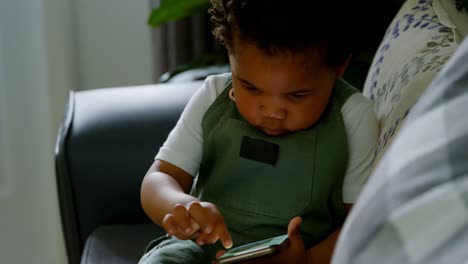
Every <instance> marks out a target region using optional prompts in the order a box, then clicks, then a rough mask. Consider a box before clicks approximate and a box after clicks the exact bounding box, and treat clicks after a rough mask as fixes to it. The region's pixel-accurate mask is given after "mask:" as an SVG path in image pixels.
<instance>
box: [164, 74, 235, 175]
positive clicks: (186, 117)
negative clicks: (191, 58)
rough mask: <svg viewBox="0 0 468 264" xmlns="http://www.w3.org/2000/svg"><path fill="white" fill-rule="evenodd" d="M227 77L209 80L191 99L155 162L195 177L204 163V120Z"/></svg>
mask: <svg viewBox="0 0 468 264" xmlns="http://www.w3.org/2000/svg"><path fill="white" fill-rule="evenodd" d="M227 77H228V75H227V74H220V75H214V76H209V77H208V78H206V80H205V82H204V83H203V85H202V86H201V87H200V88H198V89H197V91H196V92H195V93H194V94H193V96H192V97H191V98H190V100H189V102H188V103H187V105H186V106H185V108H184V111H183V112H182V114H181V116H180V118H179V120H178V121H177V124H176V125H175V127H174V128H173V129H172V131H171V132H170V133H169V136H168V137H167V139H166V141H165V142H164V144H163V146H162V147H161V148H160V149H159V152H158V154H157V155H156V157H155V159H159V160H164V161H166V162H169V163H171V164H173V165H175V166H177V167H179V168H181V169H182V170H184V171H186V172H187V173H189V174H190V175H192V176H195V175H196V174H197V173H198V169H199V167H200V162H201V159H202V146H203V138H202V125H201V123H202V119H203V116H204V115H205V112H206V111H207V110H208V108H209V107H210V105H211V104H212V103H213V102H214V101H215V100H216V98H217V97H218V96H219V94H221V92H222V91H223V89H224V85H225V82H226V80H227Z"/></svg>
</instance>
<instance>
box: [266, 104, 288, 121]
mask: <svg viewBox="0 0 468 264" xmlns="http://www.w3.org/2000/svg"><path fill="white" fill-rule="evenodd" d="M260 110H261V113H262V115H263V116H264V117H267V118H272V119H285V118H286V113H287V111H286V109H285V108H284V107H283V106H282V105H280V104H263V105H261V106H260Z"/></svg>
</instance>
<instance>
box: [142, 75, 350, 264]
mask: <svg viewBox="0 0 468 264" xmlns="http://www.w3.org/2000/svg"><path fill="white" fill-rule="evenodd" d="M230 88H231V82H230V81H229V82H228V83H227V85H226V88H225V89H224V91H223V92H222V94H221V95H220V96H219V97H218V98H217V99H216V100H215V102H214V103H213V104H212V105H211V106H210V107H209V109H208V110H207V112H206V114H205V116H204V118H203V121H202V128H203V158H202V162H201V166H200V170H199V174H198V176H197V178H196V183H195V185H194V188H193V190H192V195H194V196H196V197H198V198H200V200H202V201H207V202H211V203H213V204H215V205H216V206H217V207H218V209H219V210H220V211H221V213H222V214H223V216H224V220H225V222H226V224H227V226H228V229H229V231H230V234H231V236H232V239H233V242H234V246H239V245H242V244H245V243H250V242H254V241H258V240H262V239H266V238H270V237H273V236H278V235H282V234H286V233H287V226H288V223H289V220H291V219H292V218H293V217H295V216H301V217H302V218H303V223H302V225H301V234H302V237H303V238H304V242H305V245H306V247H310V246H312V245H314V244H316V243H318V242H320V241H321V240H323V239H325V238H326V237H327V236H328V235H329V234H330V233H331V232H333V231H334V230H335V229H336V228H337V227H338V226H340V225H341V224H342V222H343V220H344V216H345V210H344V207H343V200H342V183H343V178H344V175H345V173H346V168H347V164H348V142H347V135H346V129H345V126H344V123H343V117H342V115H341V107H342V106H343V104H344V103H345V102H346V100H347V99H348V98H349V96H350V95H352V94H353V93H354V92H356V91H357V90H356V89H355V88H353V87H351V86H350V85H349V84H347V83H346V82H345V81H343V80H341V79H340V80H338V81H337V82H336V83H335V87H334V89H333V93H332V97H331V99H330V103H329V104H328V106H327V108H326V110H325V112H324V113H323V115H322V116H321V117H320V120H319V121H318V122H317V123H316V124H315V125H313V126H312V127H310V128H309V129H307V130H303V131H299V132H296V133H293V134H289V135H285V136H278V137H271V136H268V135H265V134H263V133H262V132H261V131H259V130H257V129H256V128H254V127H252V126H250V125H249V124H248V123H247V121H246V120H245V119H244V118H243V117H242V116H241V115H240V114H239V112H238V110H237V108H236V106H235V103H234V102H232V101H231V100H230V98H229V96H228V93H229V90H230ZM243 136H249V137H252V138H256V139H262V140H266V141H268V142H271V143H275V144H277V145H278V146H279V152H278V156H277V162H276V164H275V165H270V164H266V163H262V162H259V161H255V160H251V159H246V158H243V157H241V156H240V155H239V152H240V148H241V140H242V137H243ZM162 240H164V241H163V242H160V241H161V240H160V241H158V242H157V243H159V242H160V243H159V245H158V246H157V247H156V248H158V249H157V250H156V252H153V253H152V254H151V255H152V256H149V257H148V258H147V259H146V261H147V262H146V261H145V262H140V263H145V264H146V263H210V262H211V259H212V257H213V256H214V254H215V253H216V251H217V250H219V249H221V248H222V246H221V245H220V243H217V244H214V245H206V246H203V247H199V246H198V245H196V244H195V243H194V242H193V241H191V240H188V241H181V240H178V239H175V238H166V239H162ZM149 247H150V248H151V245H150V246H149ZM165 248H166V249H165ZM202 248H203V249H202ZM158 251H164V252H159V253H158ZM182 252H184V253H182ZM153 255H154V256H153ZM158 255H159V256H158ZM185 257H186V258H185ZM142 260H143V259H142Z"/></svg>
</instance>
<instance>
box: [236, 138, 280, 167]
mask: <svg viewBox="0 0 468 264" xmlns="http://www.w3.org/2000/svg"><path fill="white" fill-rule="evenodd" d="M278 149H279V146H278V145H277V144H275V143H271V142H268V141H266V140H262V139H258V138H252V137H248V136H243V137H242V142H241V148H240V154H239V155H240V156H241V157H243V158H246V159H250V160H255V161H258V162H263V163H267V164H270V165H275V164H276V161H277V160H278Z"/></svg>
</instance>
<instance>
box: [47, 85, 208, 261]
mask: <svg viewBox="0 0 468 264" xmlns="http://www.w3.org/2000/svg"><path fill="white" fill-rule="evenodd" d="M200 85H201V82H188V83H171V84H156V85H148V86H137V87H120V88H105V89H97V90H89V91H72V92H70V96H69V99H68V106H67V109H66V113H65V118H64V120H63V122H62V124H61V127H60V130H59V134H58V136H57V142H56V148H55V160H56V176H57V185H58V186H57V187H58V194H59V201H60V211H61V217H62V224H63V229H64V235H65V243H66V248H67V253H68V256H69V261H70V263H79V260H80V258H81V254H82V251H83V247H84V244H85V241H86V239H87V238H88V236H89V235H90V234H91V233H92V232H93V231H94V230H95V229H96V228H98V227H100V226H105V225H122V224H123V225H127V224H142V223H148V222H150V221H149V219H148V218H147V217H146V215H145V214H144V212H143V210H142V208H141V205H140V184H141V180H142V178H143V176H144V175H145V173H146V171H147V170H148V168H149V166H150V165H151V163H152V162H153V159H154V156H155V155H156V153H157V151H158V150H159V147H160V146H161V145H162V143H163V142H164V140H165V139H166V136H167V134H168V133H169V131H170V130H171V129H172V127H173V126H174V125H175V123H176V121H177V119H178V117H179V115H180V113H181V112H182V110H183V108H184V106H185V104H186V103H187V101H188V99H189V98H190V97H191V95H192V94H193V92H194V91H195V90H196V88H197V87H199V86H200Z"/></svg>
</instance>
